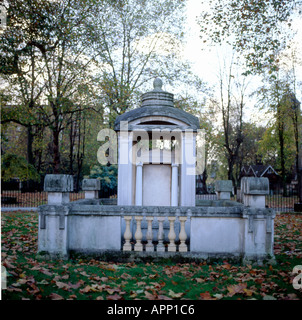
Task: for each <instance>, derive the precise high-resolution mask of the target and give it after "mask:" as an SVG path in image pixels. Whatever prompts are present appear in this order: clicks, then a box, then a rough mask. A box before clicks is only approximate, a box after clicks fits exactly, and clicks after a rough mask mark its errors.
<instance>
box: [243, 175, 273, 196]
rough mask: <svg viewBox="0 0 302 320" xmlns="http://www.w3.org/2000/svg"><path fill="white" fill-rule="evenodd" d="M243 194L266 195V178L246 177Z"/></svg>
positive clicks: (267, 187)
mask: <svg viewBox="0 0 302 320" xmlns="http://www.w3.org/2000/svg"><path fill="white" fill-rule="evenodd" d="M243 183H244V184H245V187H244V190H243V192H244V194H252V195H266V194H269V180H268V178H263V177H262V178H254V177H247V178H245V179H244V182H243Z"/></svg>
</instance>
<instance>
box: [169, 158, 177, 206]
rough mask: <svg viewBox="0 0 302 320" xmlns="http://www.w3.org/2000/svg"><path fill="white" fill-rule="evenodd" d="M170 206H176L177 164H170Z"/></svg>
mask: <svg viewBox="0 0 302 320" xmlns="http://www.w3.org/2000/svg"><path fill="white" fill-rule="evenodd" d="M171 206H178V164H172V181H171Z"/></svg>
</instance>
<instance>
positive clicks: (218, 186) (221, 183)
mask: <svg viewBox="0 0 302 320" xmlns="http://www.w3.org/2000/svg"><path fill="white" fill-rule="evenodd" d="M232 188H233V185H232V180H217V181H215V191H216V192H232Z"/></svg>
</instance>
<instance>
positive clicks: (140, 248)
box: [134, 216, 143, 251]
mask: <svg viewBox="0 0 302 320" xmlns="http://www.w3.org/2000/svg"><path fill="white" fill-rule="evenodd" d="M134 218H135V220H136V232H135V234H134V236H135V240H136V243H135V245H134V251H143V244H142V238H143V233H142V229H141V223H142V220H143V217H142V216H135V217H134Z"/></svg>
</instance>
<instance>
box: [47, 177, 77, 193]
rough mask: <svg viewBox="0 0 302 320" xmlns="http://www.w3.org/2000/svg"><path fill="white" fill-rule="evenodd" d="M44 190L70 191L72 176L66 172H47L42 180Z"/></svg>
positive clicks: (71, 188)
mask: <svg viewBox="0 0 302 320" xmlns="http://www.w3.org/2000/svg"><path fill="white" fill-rule="evenodd" d="M44 191H47V192H72V191H73V177H72V176H71V175H67V174H47V175H46V176H45V180H44Z"/></svg>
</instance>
